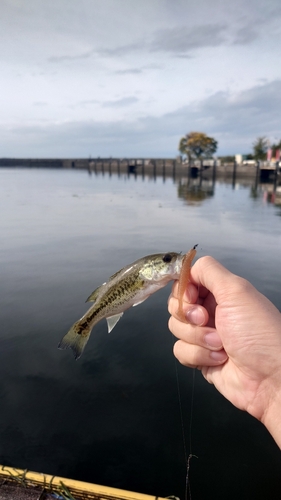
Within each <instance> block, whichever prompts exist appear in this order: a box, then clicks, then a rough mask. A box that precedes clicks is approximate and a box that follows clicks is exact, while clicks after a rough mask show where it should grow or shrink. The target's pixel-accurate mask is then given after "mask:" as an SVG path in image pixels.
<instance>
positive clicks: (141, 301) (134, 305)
mask: <svg viewBox="0 0 281 500" xmlns="http://www.w3.org/2000/svg"><path fill="white" fill-rule="evenodd" d="M146 299H148V297H145V298H144V299H141V300H139V301H138V302H136V303H135V304H133V307H136V306H138V305H139V304H142V303H143V302H144V301H145V300H146Z"/></svg>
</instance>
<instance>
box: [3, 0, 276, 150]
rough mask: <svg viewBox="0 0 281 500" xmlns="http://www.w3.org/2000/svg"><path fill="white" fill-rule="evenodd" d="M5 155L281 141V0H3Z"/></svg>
mask: <svg viewBox="0 0 281 500" xmlns="http://www.w3.org/2000/svg"><path fill="white" fill-rule="evenodd" d="M0 57H1V71H0V89H1V92H0V109H1V113H0V137H1V139H0V157H7V156H10V157H89V155H91V156H92V157H96V156H101V157H102V156H105V157H109V156H113V157H114V156H121V157H123V156H124V157H126V156H132V157H136V156H140V157H175V156H176V155H177V154H178V150H177V148H178V143H179V140H180V138H181V137H182V136H183V135H184V134H186V133H188V132H190V131H202V132H205V133H206V134H208V135H210V136H212V137H214V138H215V139H217V140H218V142H219V149H218V155H224V154H235V153H247V152H251V150H252V143H253V141H254V140H255V139H256V137H258V136H267V137H268V138H269V139H270V141H271V142H276V141H277V140H278V141H279V140H280V139H281V1H280V0H235V1H233V0H212V1H210V0H49V1H46V0H1V2H0Z"/></svg>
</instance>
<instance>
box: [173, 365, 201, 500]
mask: <svg viewBox="0 0 281 500" xmlns="http://www.w3.org/2000/svg"><path fill="white" fill-rule="evenodd" d="M175 370H176V381H177V391H178V401H179V410H180V421H181V431H182V440H183V451H184V460H185V466H186V476H185V500H188V499H189V500H191V489H190V482H189V469H190V461H191V459H192V457H196V455H193V453H192V446H191V442H192V420H193V407H194V390H195V368H193V370H192V388H191V401H190V419H189V454H187V446H186V433H185V426H184V420H183V407H182V397H181V390H180V381H179V372H178V365H177V360H176V359H175ZM196 458H197V457H196ZM187 494H188V496H187Z"/></svg>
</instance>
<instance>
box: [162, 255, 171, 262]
mask: <svg viewBox="0 0 281 500" xmlns="http://www.w3.org/2000/svg"><path fill="white" fill-rule="evenodd" d="M162 260H163V262H171V260H172V256H171V254H170V253H165V255H164V257H163V259H162Z"/></svg>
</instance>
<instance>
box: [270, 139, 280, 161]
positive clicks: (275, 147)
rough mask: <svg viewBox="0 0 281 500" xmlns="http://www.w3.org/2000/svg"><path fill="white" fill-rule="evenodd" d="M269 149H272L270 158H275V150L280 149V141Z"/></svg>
mask: <svg viewBox="0 0 281 500" xmlns="http://www.w3.org/2000/svg"><path fill="white" fill-rule="evenodd" d="M271 149H272V156H273V157H275V156H276V150H277V149H281V139H280V141H279V142H277V144H272V146H271Z"/></svg>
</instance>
